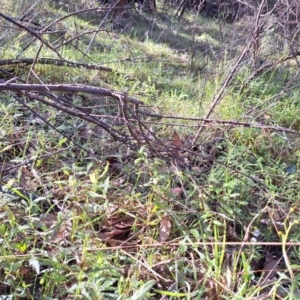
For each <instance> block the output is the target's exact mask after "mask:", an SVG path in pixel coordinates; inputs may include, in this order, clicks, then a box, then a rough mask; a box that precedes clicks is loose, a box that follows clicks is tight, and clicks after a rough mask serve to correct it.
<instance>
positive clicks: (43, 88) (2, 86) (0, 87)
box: [0, 80, 144, 104]
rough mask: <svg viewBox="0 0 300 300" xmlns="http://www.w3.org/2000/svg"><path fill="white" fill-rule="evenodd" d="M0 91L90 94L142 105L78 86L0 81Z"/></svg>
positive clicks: (108, 93) (128, 98) (100, 89)
mask: <svg viewBox="0 0 300 300" xmlns="http://www.w3.org/2000/svg"><path fill="white" fill-rule="evenodd" d="M0 82H1V83H0V91H4V90H6V91H27V92H49V91H51V92H71V93H91V94H97V95H101V96H105V97H112V98H115V99H117V100H119V99H120V98H121V99H123V101H124V102H125V103H130V102H131V103H133V104H144V103H143V102H142V101H140V100H137V99H135V98H131V97H128V96H126V95H125V94H122V93H118V92H116V91H113V90H109V89H104V88H98V87H95V86H89V85H79V84H43V85H42V84H17V83H9V82H4V81H3V80H1V81H0Z"/></svg>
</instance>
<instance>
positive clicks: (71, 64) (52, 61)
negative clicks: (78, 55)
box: [0, 58, 120, 74]
mask: <svg viewBox="0 0 300 300" xmlns="http://www.w3.org/2000/svg"><path fill="white" fill-rule="evenodd" d="M33 62H34V59H33V58H22V59H3V60H0V66H4V65H15V66H19V65H31V64H33ZM35 63H36V64H41V65H54V66H60V67H70V68H83V69H87V70H99V71H106V72H112V73H116V74H120V73H119V72H118V71H115V70H114V69H111V68H107V67H103V66H98V65H94V64H83V63H76V62H72V61H68V60H60V59H53V58H38V59H37V60H36V62H35Z"/></svg>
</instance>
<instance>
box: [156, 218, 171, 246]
mask: <svg viewBox="0 0 300 300" xmlns="http://www.w3.org/2000/svg"><path fill="white" fill-rule="evenodd" d="M171 227H172V223H171V220H170V218H169V217H166V216H165V217H163V218H162V219H161V221H160V227H159V239H158V240H159V242H161V243H164V242H165V241H166V240H167V239H168V237H169V236H170V232H171Z"/></svg>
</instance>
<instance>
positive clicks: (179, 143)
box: [172, 131, 182, 150]
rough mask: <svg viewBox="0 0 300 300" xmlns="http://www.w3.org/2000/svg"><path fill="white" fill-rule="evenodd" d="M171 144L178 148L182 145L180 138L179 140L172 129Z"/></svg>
mask: <svg viewBox="0 0 300 300" xmlns="http://www.w3.org/2000/svg"><path fill="white" fill-rule="evenodd" d="M172 144H173V146H174V147H175V148H176V149H177V150H179V149H180V147H181V146H182V143H181V140H180V137H179V135H178V133H177V132H176V131H174V133H173V141H172Z"/></svg>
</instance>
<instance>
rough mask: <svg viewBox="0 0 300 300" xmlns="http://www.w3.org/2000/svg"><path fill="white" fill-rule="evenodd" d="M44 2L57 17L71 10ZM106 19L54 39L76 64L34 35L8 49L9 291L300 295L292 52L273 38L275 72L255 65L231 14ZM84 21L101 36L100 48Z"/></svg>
mask: <svg viewBox="0 0 300 300" xmlns="http://www.w3.org/2000/svg"><path fill="white" fill-rule="evenodd" d="M45 2H46V3H45V4H43V5H45V7H44V9H45V11H47V13H48V15H49V16H50V17H51V18H52V19H51V20H52V22H54V21H55V20H57V19H59V18H60V17H62V16H66V15H67V11H66V10H65V8H62V7H60V10H59V9H58V8H57V7H55V6H51V3H50V2H49V3H48V2H47V1H45ZM78 3H79V4H80V3H81V2H80V1H78ZM79 4H78V5H79ZM7 6H9V4H7ZM162 7H163V6H161V8H162ZM10 9H11V8H7V12H11V10H10ZM103 11H104V13H105V12H106V11H105V10H103ZM54 12H55V13H56V14H58V16H57V17H56V15H55V14H54ZM93 13H94V12H93V11H92V12H90V14H87V13H86V12H84V14H83V15H81V14H79V13H78V16H77V17H75V19H72V18H71V17H66V19H65V21H64V22H65V23H64V24H63V25H64V27H65V29H66V31H67V32H69V33H68V34H69V35H70V36H64V39H61V36H60V35H61V33H58V34H59V35H58V36H56V35H55V34H56V33H55V34H54V35H53V36H51V38H49V43H50V42H51V45H53V46H54V47H55V49H58V50H57V51H58V53H59V54H60V55H62V56H63V57H64V59H65V61H63V59H57V60H56V61H55V64H53V61H49V60H47V59H46V60H45V59H40V60H39V57H42V56H44V57H46V56H48V57H49V56H51V55H50V54H49V53H51V51H50V52H49V49H47V50H45V49H40V50H39V48H38V44H35V43H32V44H31V46H30V47H29V48H26V47H25V45H26V44H27V42H28V37H27V36H26V35H25V36H23V35H20V36H18V37H16V38H11V36H9V35H3V36H4V37H5V38H6V39H7V40H5V39H3V40H2V42H1V44H0V47H1V48H0V49H1V52H2V53H3V55H4V57H5V59H6V64H8V65H10V64H12V65H13V66H14V69H13V70H12V69H7V68H6V69H4V68H3V69H2V68H1V69H0V71H1V82H0V87H1V90H2V93H1V94H0V172H1V185H2V187H1V192H0V219H1V223H0V236H1V239H0V243H1V250H0V251H1V252H0V295H1V297H2V295H3V297H4V295H6V296H7V297H8V298H10V299H21V298H25V299H179V298H180V299H284V298H286V299H296V298H297V297H299V294H300V292H299V260H300V257H299V245H300V244H299V234H300V232H299V229H298V228H299V226H298V224H299V209H298V207H299V175H300V174H299V153H300V152H299V144H300V139H299V124H300V119H299V113H298V111H299V100H298V95H297V89H296V87H297V86H298V77H297V76H296V75H297V74H298V73H297V72H298V71H297V70H296V68H295V65H294V64H293V63H291V64H288V63H286V61H289V60H290V59H291V58H289V57H290V56H289V55H286V56H285V58H286V59H283V58H282V52H278V53H274V52H272V51H271V50H273V49H271V48H270V47H271V46H270V45H267V44H264V45H265V46H264V47H262V48H261V50H260V51H261V52H259V53H256V54H255V55H258V54H259V55H260V56H261V57H262V59H265V58H266V57H267V58H268V60H270V61H269V62H268V68H267V67H266V68H265V69H264V68H263V69H260V68H261V65H260V66H258V67H257V68H256V67H253V66H250V63H249V61H252V57H251V55H250V56H247V55H246V54H245V53H246V52H245V51H244V49H248V48H249V49H252V48H251V47H252V46H253V44H251V43H249V44H248V40H247V39H245V40H242V39H241V36H240V34H237V35H235V33H233V29H234V28H236V27H238V28H239V29H240V30H241V31H242V29H243V28H244V29H243V30H246V29H245V28H246V27H247V26H248V27H249V24H244V23H242V21H240V22H239V23H233V24H222V28H221V29H222V32H221V33H222V34H223V39H227V43H228V45H227V44H226V43H225V41H224V40H223V41H222V43H221V42H220V40H221V38H220V34H221V33H220V32H219V31H218V28H219V27H218V26H220V23H218V22H217V21H214V20H205V19H203V18H202V17H199V16H195V15H193V14H191V15H187V17H186V19H184V18H183V19H182V20H181V21H177V20H173V19H172V18H171V15H170V16H168V15H167V14H166V16H165V17H163V16H159V15H158V16H157V17H156V18H157V19H151V17H152V16H149V15H147V14H146V13H142V12H140V13H139V15H138V17H137V15H136V13H135V12H128V13H127V14H126V15H125V16H123V18H122V19H120V20H118V22H114V23H113V24H112V25H113V26H111V23H105V24H104V23H101V26H102V27H101V26H100V27H101V28H100V27H98V31H97V27H95V23H94V22H95V20H94V19H93V18H94V17H95V15H94V14H93ZM131 13H132V14H131ZM41 14H42V12H41ZM54 15H55V17H54ZM56 18H57V19H56ZM153 18H154V17H153ZM150 19H151V20H152V21H153V27H152V30H150V31H149V27H147V26H148V25H147V24H149V21H150ZM258 19H259V18H258ZM91 20H92V21H91ZM192 21H193V22H194V24H193V26H194V27H193V28H187V27H189V26H190V24H191V23H192ZM246 21H247V20H246ZM246 21H245V20H244V22H246ZM248 21H249V20H248ZM126 22H128V24H130V25H131V26H130V28H131V29H130V30H128V31H127V29H128V28H129V27H126V26H125V25H124V23H126ZM249 22H251V20H250V21H249ZM261 22H264V20H261ZM49 23H51V22H49ZM54 23H55V22H54ZM59 24H60V23H59ZM250 24H252V23H250ZM121 25H122V26H123V27H122V26H121ZM246 25H247V26H246ZM109 26H111V27H109ZM124 26H125V27H124ZM248 27H247V28H248ZM74 28H75V29H76V30H75V29H74ZM99 28H100V29H99ZM120 28H121V29H120ZM124 28H125V29H124ZM143 28H144V29H145V30H146V29H147V30H148V31H147V30H146V31H147V32H148V33H147V36H146V38H145V34H146V31H144V32H143ZM174 28H176V30H174ZM267 28H268V29H270V28H271V27H270V28H269V27H267ZM71 29H72V30H73V31H72V30H71ZM104 29H105V30H104ZM188 29H190V30H192V32H194V33H193V35H192V36H189V35H188V34H187V32H189V30H188ZM196 29H198V30H196ZM204 29H205V31H206V32H205V34H201V32H202V31H203V30H204ZM219 29H220V28H219ZM221 29H220V30H221ZM80 30H82V33H83V32H84V31H88V32H89V31H92V32H95V31H97V34H98V35H99V36H97V37H95V39H93V42H92V43H91V45H92V46H91V45H90V46H91V48H90V50H89V52H88V54H89V57H86V56H84V55H82V56H81V54H82V53H84V51H87V48H86V47H87V46H88V45H89V42H90V41H91V40H90V39H88V38H87V36H88V35H83V36H84V38H82V39H80V38H79V37H80V34H79V33H78V31H80ZM102 31H103V32H102ZM75 32H76V33H75ZM107 32H109V34H107ZM157 33H159V34H160V35H159V36H156V34H157ZM273 34H274V36H275V37H276V38H277V39H279V36H280V34H278V35H277V34H276V31H272V30H271V29H270V30H269V31H268V30H267V31H266V32H264V35H263V36H262V37H261V42H263V41H264V40H269V39H270V37H273V38H274V36H273ZM207 35H209V38H207ZM75 36H76V37H77V38H76V39H75ZM78 36H79V37H78ZM72 38H74V39H75V40H76V41H77V44H76V47H77V48H75V49H76V51H75V52H74V50H72V49H74V44H72V42H71V40H72ZM160 38H161V39H162V40H160ZM9 39H11V40H10V44H11V45H14V46H15V48H13V49H14V51H19V50H18V47H17V42H20V44H21V46H20V45H19V47H21V48H22V56H23V57H25V58H28V57H29V56H30V57H32V55H30V54H31V53H39V54H37V57H36V58H35V59H33V58H32V59H31V60H30V61H28V60H27V61H22V59H21V58H20V59H19V61H17V62H16V61H12V60H10V57H11V56H9V55H8V51H7V49H9V48H8V40H9ZM232 39H233V40H235V41H236V44H235V45H234V46H233V45H232ZM274 39H275V38H274ZM154 41H157V43H155V42H154ZM162 41H163V42H164V43H165V44H163V43H162ZM174 41H176V43H175V44H174ZM187 41H189V42H190V48H187V47H186V42H187ZM280 41H281V42H282V43H284V39H283V40H280ZM225 45H227V46H226V47H225ZM251 45H252V46H251ZM44 46H45V45H44ZM268 46H269V47H268ZM176 47H177V48H176ZM224 47H225V48H224ZM231 47H232V48H231ZM247 47H248V48H247ZM278 47H279V46H278ZM183 48H184V51H183V50H182V49H183ZM199 49H205V51H204V52H201V53H200V52H199V53H198V50H199ZM249 49H248V50H249ZM280 50H281V48H280ZM38 51H41V52H38ZM72 51H73V52H72ZM249 51H250V50H249ZM80 53H81V54H80ZM216 53H219V54H220V57H218V56H217V55H216ZM224 53H225V54H224ZM14 54H16V53H14ZM51 54H52V55H53V53H51ZM221 54H224V55H223V56H221ZM10 55H11V54H10ZM71 55H73V56H71ZM16 56H17V54H16ZM82 59H85V60H84V62H83V63H82ZM70 61H72V62H74V63H73V64H71V63H70ZM95 61H101V62H102V63H103V66H104V67H103V68H102V66H99V65H98V64H95V63H94V62H95ZM204 61H205V63H204ZM232 61H234V62H236V65H235V64H234V63H232ZM79 62H80V63H79ZM245 62H246V63H245ZM2 63H3V61H2ZM108 63H109V64H110V67H111V68H108V67H106V65H107V64H108ZM285 63H286V64H285ZM6 64H4V63H3V64H1V65H6ZM14 64H17V65H14ZM27 64H29V66H28V65H27ZM88 64H89V65H88ZM216 64H218V65H220V67H219V68H217V69H216V68H215V66H216ZM237 66H238V67H237ZM269 67H273V68H271V69H270V68H269ZM203 70H204V71H205V72H203ZM258 70H260V72H262V71H265V73H259V72H258ZM232 74H234V76H233V77H234V78H232ZM257 74H260V76H257ZM204 75H205V76H204ZM249 78H250V79H249ZM41 82H42V84H40V83H41ZM224 82H225V83H226V84H227V85H226V84H224ZM91 87H93V88H94V89H91V90H89V88H91ZM75 89H80V90H76V91H75ZM120 91H121V92H120Z"/></svg>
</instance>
